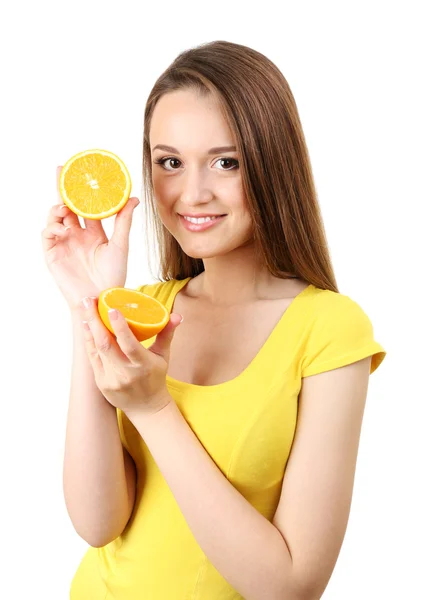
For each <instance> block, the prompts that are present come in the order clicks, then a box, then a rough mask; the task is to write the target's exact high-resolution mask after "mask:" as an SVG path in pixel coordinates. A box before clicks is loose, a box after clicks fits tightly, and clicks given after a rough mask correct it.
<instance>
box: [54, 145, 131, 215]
mask: <svg viewBox="0 0 427 600" xmlns="http://www.w3.org/2000/svg"><path fill="white" fill-rule="evenodd" d="M131 187H132V182H131V178H130V175H129V171H128V170H127V168H126V165H125V164H124V162H123V161H122V160H121V159H120V158H119V157H118V156H116V155H115V154H113V153H112V152H108V150H98V149H95V150H85V151H84V152H79V153H78V154H75V155H74V156H72V157H71V158H70V159H69V160H67V162H66V163H65V165H64V166H63V167H62V169H61V174H60V176H59V192H60V194H61V197H62V199H63V201H64V204H66V205H67V206H68V207H69V208H70V209H71V210H72V211H73V212H74V213H76V215H79V216H80V217H83V218H84V219H97V220H100V219H105V218H106V217H111V215H114V214H116V213H117V212H119V210H121V209H122V208H123V206H124V205H125V204H126V202H127V201H128V200H129V196H130V191H131Z"/></svg>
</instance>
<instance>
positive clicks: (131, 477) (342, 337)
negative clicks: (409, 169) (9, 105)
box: [43, 41, 386, 600]
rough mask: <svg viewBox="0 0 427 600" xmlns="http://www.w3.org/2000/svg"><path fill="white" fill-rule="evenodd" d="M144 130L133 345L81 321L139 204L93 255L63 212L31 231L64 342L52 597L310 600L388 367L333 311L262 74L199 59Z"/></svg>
mask: <svg viewBox="0 0 427 600" xmlns="http://www.w3.org/2000/svg"><path fill="white" fill-rule="evenodd" d="M144 125H145V126H144V146H143V168H144V178H145V183H146V188H145V189H146V194H147V198H146V206H147V207H149V208H150V210H151V215H150V216H151V217H152V219H153V221H152V222H153V223H154V226H155V228H154V230H155V234H156V236H155V239H156V241H157V243H158V249H159V256H160V264H161V278H160V279H159V280H158V281H157V283H154V284H152V283H151V284H145V285H142V286H141V287H140V288H138V289H140V290H141V291H143V292H144V293H146V294H151V295H153V296H155V297H156V298H158V299H159V300H160V301H161V302H163V303H164V304H165V305H166V306H167V307H168V308H169V309H170V311H171V319H170V322H169V324H168V325H167V327H166V328H165V329H164V330H163V331H162V332H161V333H160V334H159V335H157V337H156V338H152V339H150V340H146V341H145V342H143V343H142V344H139V343H138V342H137V341H136V339H135V338H134V337H133V335H132V334H131V332H130V330H129V329H128V327H127V325H126V322H125V321H124V319H123V317H122V315H120V314H118V315H117V316H118V318H117V320H116V321H114V323H115V324H116V325H115V334H116V336H113V335H111V334H110V333H109V332H108V330H107V329H106V328H105V327H104V325H103V324H102V322H101V320H100V318H99V315H98V312H97V305H96V298H97V296H98V295H99V293H100V292H101V291H102V290H103V289H106V288H108V287H113V286H122V287H124V286H125V282H126V268H127V257H128V246H129V243H128V239H129V230H130V227H131V221H132V214H133V209H134V208H135V206H136V205H137V199H133V198H132V199H130V201H129V202H128V204H127V205H126V206H125V207H124V208H123V209H122V211H121V212H120V213H118V215H117V216H116V219H115V227H114V233H113V235H112V237H111V240H108V239H107V237H106V235H105V232H104V230H103V228H102V224H101V222H99V221H87V222H85V226H86V228H82V227H81V226H80V224H79V221H78V218H77V216H76V215H74V214H72V213H71V212H70V211H69V209H68V208H67V207H64V206H59V205H57V206H54V207H52V209H51V211H50V214H49V218H48V224H47V227H46V229H45V230H44V231H43V244H44V251H45V256H46V262H47V264H48V266H49V269H50V271H51V272H52V274H53V276H54V277H55V280H56V282H57V284H58V285H59V287H60V289H61V291H62V292H63V294H64V296H65V298H66V300H67V303H68V305H69V307H70V312H71V315H72V323H73V333H74V355H73V367H72V385H71V392H70V403H69V412H68V420H67V433H66V447H65V457H64V495H65V501H66V505H67V510H68V512H69V515H70V518H71V520H72V522H73V525H74V527H75V529H76V531H77V533H78V534H79V535H80V536H81V537H82V538H83V539H85V540H86V541H87V542H88V544H89V545H90V546H91V547H90V548H89V549H88V550H87V552H86V554H85V556H84V557H83V559H82V561H81V564H80V566H79V568H78V570H77V572H76V574H75V576H74V578H73V581H72V584H71V596H70V597H71V599H72V600H89V599H90V600H112V599H115V600H140V599H142V598H144V599H145V600H219V599H220V598H221V599H225V598H227V599H237V598H245V599H247V600H261V599H262V600H265V599H268V600H279V599H280V600H284V599H286V600H315V599H318V598H320V597H321V595H322V593H323V591H324V590H325V588H326V585H327V583H328V581H329V579H330V577H331V574H332V572H333V568H334V565H335V563H336V561H337V558H338V554H339V551H340V548H341V545H342V542H343V538H344V534H345V530H346V526H347V522H348V517H349V511H350V504H351V497H352V489H353V482H354V474H355V466H356V459H357V451H358V444H359V437H360V431H361V425H362V419H363V412H364V406H365V401H366V396H367V389H368V379H369V375H370V373H373V371H375V369H377V367H378V366H379V365H380V363H381V362H382V360H383V359H384V357H385V354H386V353H385V351H384V348H383V347H382V346H381V345H380V344H379V343H378V342H376V341H375V340H374V336H373V328H372V324H371V322H370V320H369V318H368V316H367V315H366V314H365V312H364V311H363V310H362V308H361V307H360V306H359V305H358V304H357V303H356V302H355V301H354V300H352V299H351V298H349V297H348V296H346V295H343V294H341V293H340V292H339V291H338V287H337V284H336V280H335V277H334V272H333V268H332V265H331V260H330V257H329V253H328V246H327V241H326V238H325V232H324V228H323V223H322V218H321V213H320V209H319V205H318V201H317V198H316V191H315V185H314V182H313V175H312V170H311V166H310V160H309V154H308V151H307V147H306V144H305V139H304V134H303V130H302V127H301V123H300V120H299V116H298V111H297V108H296V104H295V101H294V98H293V95H292V93H291V90H290V88H289V85H288V83H287V81H286V80H285V78H284V76H283V74H282V73H281V72H280V71H279V69H278V68H277V67H276V66H275V65H274V64H273V63H272V62H271V61H270V60H268V59H267V58H266V57H265V56H263V55H262V54H260V53H259V52H256V51H255V50H253V49H251V48H248V47H245V46H241V45H238V44H233V43H230V42H225V41H217V42H213V43H208V44H204V45H202V46H199V47H197V48H193V49H190V50H188V51H185V52H183V53H181V54H180V55H179V56H178V57H177V58H176V60H175V61H174V62H173V63H172V64H171V65H170V67H169V68H168V69H167V70H166V71H165V72H164V73H163V74H162V75H161V76H160V78H159V79H158V80H157V82H156V83H155V85H154V88H153V89H152V91H151V93H150V95H149V98H148V101H147V105H146V110H145V124H144ZM59 172H60V167H59V168H58V170H57V173H58V175H59ZM206 216H209V220H207V219H206V218H205V217H206ZM66 226H68V227H69V229H67V230H65V227H66ZM148 254H149V252H148ZM90 296H92V297H93V298H92V300H91V299H90V298H89V301H88V302H87V303H86V304H87V306H86V307H82V306H81V303H80V300H81V299H82V298H83V297H90ZM181 316H184V317H185V320H184V321H183V323H182V324H181V325H179V323H180V319H181ZM178 325H179V327H178Z"/></svg>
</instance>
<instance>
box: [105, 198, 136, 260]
mask: <svg viewBox="0 0 427 600" xmlns="http://www.w3.org/2000/svg"><path fill="white" fill-rule="evenodd" d="M138 204H139V200H138V198H135V197H133V198H129V200H128V201H127V202H126V204H125V205H124V207H123V208H122V209H121V210H119V212H118V213H117V215H116V218H115V220H114V231H113V235H112V236H111V241H112V242H114V243H115V244H116V245H117V246H119V247H120V248H127V246H128V243H129V232H130V228H131V225H132V217H133V211H134V209H135V208H136V207H137V206H138Z"/></svg>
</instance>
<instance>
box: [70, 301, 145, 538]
mask: <svg viewBox="0 0 427 600" xmlns="http://www.w3.org/2000/svg"><path fill="white" fill-rule="evenodd" d="M71 320H72V327H73V341H74V343H73V365H72V374H71V388H70V398H69V406H68V416H67V428H66V440H65V453H64V469H63V490H64V498H65V504H66V507H67V511H68V514H69V516H70V519H71V521H72V523H73V526H74V528H75V530H76V531H77V533H78V534H79V535H80V537H82V538H83V539H84V540H85V541H86V542H87V543H88V544H90V545H91V546H95V547H100V546H104V545H106V544H108V543H109V542H110V541H112V540H114V539H115V538H116V537H117V536H119V535H120V534H121V533H122V531H123V529H124V528H125V526H126V523H127V522H128V520H129V518H130V515H131V513H132V509H133V505H134V501H135V480H136V474H135V465H134V462H133V459H132V458H131V457H130V456H129V453H128V452H127V450H125V449H124V448H123V446H122V443H121V440H120V435H119V428H118V424H117V414H116V409H115V408H114V407H113V406H112V405H111V404H109V403H108V402H107V400H106V399H105V398H104V396H103V395H102V393H101V392H100V391H99V389H98V387H97V385H96V383H95V378H94V375H93V370H92V367H91V365H90V362H89V359H88V357H87V354H86V349H85V343H84V338H83V335H82V325H81V315H80V314H79V313H78V311H77V310H76V311H72V312H71Z"/></svg>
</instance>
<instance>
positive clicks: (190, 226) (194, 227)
mask: <svg viewBox="0 0 427 600" xmlns="http://www.w3.org/2000/svg"><path fill="white" fill-rule="evenodd" d="M212 216H214V215H212ZM226 216H227V215H223V216H220V217H218V218H217V219H214V220H213V221H206V223H200V224H197V223H192V222H191V221H187V220H186V219H184V217H183V216H182V215H179V220H180V221H181V224H182V226H183V227H185V229H187V231H194V232H196V231H205V229H210V228H211V227H214V226H215V225H218V224H219V223H221V221H223V220H224V219H225V217H226Z"/></svg>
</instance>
